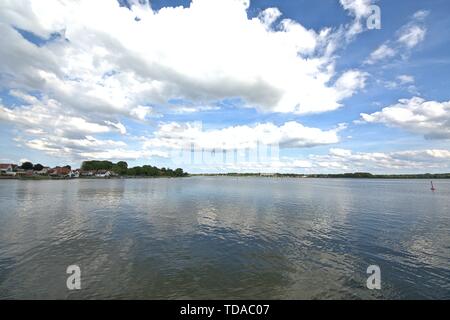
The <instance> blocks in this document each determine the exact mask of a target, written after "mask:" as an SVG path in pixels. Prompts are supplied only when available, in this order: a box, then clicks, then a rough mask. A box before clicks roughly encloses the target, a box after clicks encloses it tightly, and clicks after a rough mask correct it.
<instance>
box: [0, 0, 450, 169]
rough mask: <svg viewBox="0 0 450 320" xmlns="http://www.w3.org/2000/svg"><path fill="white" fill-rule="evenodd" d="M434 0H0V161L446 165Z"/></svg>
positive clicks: (447, 100)
mask: <svg viewBox="0 0 450 320" xmlns="http://www.w3.org/2000/svg"><path fill="white" fill-rule="evenodd" d="M448 30H450V2H449V1H447V0H429V1H413V0H396V1H387V0H378V1H375V0H320V1H310V0H298V1H288V0H277V1H275V0H260V1H248V0H192V1H187V0H186V1H182V0H170V1H163V0H154V1H145V0H119V1H117V0H104V1H87V0H48V1H31V0H3V1H1V2H0V34H1V38H0V162H1V163H21V162H23V161H31V162H33V163H41V164H44V165H48V166H56V165H66V164H69V165H71V166H72V167H79V166H80V165H81V162H82V161H84V160H110V161H120V160H124V161H127V162H128V164H129V167H132V166H136V165H143V164H151V165H156V166H158V167H170V168H177V167H181V168H183V169H184V170H185V171H188V172H192V173H206V172H208V173H214V172H282V173H292V172H293V173H305V174H307V173H343V172H361V171H364V172H372V173H427V172H430V173H437V172H450V90H449V88H450V78H449V74H450V55H449V52H450V36H449V35H448Z"/></svg>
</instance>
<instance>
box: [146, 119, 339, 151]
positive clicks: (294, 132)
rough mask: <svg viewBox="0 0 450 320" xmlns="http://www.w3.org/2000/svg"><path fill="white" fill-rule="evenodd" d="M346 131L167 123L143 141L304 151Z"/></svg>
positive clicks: (295, 126) (171, 145)
mask: <svg viewBox="0 0 450 320" xmlns="http://www.w3.org/2000/svg"><path fill="white" fill-rule="evenodd" d="M344 128H345V125H344V124H342V125H340V126H338V127H337V128H334V129H331V130H328V131H323V130H321V129H318V128H310V127H305V126H303V125H302V124H300V123H298V122H295V121H291V122H286V123H285V124H283V125H281V126H276V125H275V124H273V123H260V124H256V125H253V126H249V125H242V126H232V127H227V128H223V129H214V130H203V128H202V125H201V124H200V123H177V122H170V123H165V124H161V125H160V127H159V128H158V130H157V131H156V132H155V133H154V137H153V138H151V139H148V141H146V142H145V146H146V147H153V148H161V147H166V148H174V149H186V150H191V147H194V148H195V149H196V150H202V149H205V150H215V149H217V150H232V149H245V148H250V149H255V148H257V146H258V144H263V145H274V146H278V147H280V148H305V147H313V146H318V145H327V144H333V143H337V142H339V136H338V133H339V132H340V131H341V130H343V129H344Z"/></svg>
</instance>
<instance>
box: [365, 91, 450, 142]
mask: <svg viewBox="0 0 450 320" xmlns="http://www.w3.org/2000/svg"><path fill="white" fill-rule="evenodd" d="M361 118H362V120H363V121H365V122H369V123H384V124H386V125H388V126H393V127H399V128H402V129H404V130H407V131H410V132H413V133H417V134H423V135H424V137H425V138H427V139H449V138H450V101H447V102H437V101H425V100H424V99H422V98H418V97H414V98H411V99H401V100H399V103H397V104H394V105H391V106H389V107H386V108H383V109H382V110H381V111H378V112H375V113H372V114H366V113H362V114H361Z"/></svg>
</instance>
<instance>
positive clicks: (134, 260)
mask: <svg viewBox="0 0 450 320" xmlns="http://www.w3.org/2000/svg"><path fill="white" fill-rule="evenodd" d="M435 185H436V187H437V189H438V190H437V191H436V192H434V193H432V192H431V191H430V190H429V181H426V180H339V179H336V180H334V179H322V180H320V179H318V180H316V179H272V178H231V177H193V178H184V179H145V180H72V181H14V180H11V181H0V298H3V299H4V298H18V299H22V298H31V299H35V298H36V299H37V298H41V299H42V298H43V299H48V298H63V299H66V298H69V299H79V298H82V299H84V298H88V299H110V298H119V299H122V298H140V299H161V298H168V299H180V298H197V299H204V298H230V299H233V298H236V299H238V298H255V299H331V298H338V299H360V298H362V299H374V298H383V299H386V298H387V299H405V298H413V299H415V298H438V299H450V181H443V180H441V181H435ZM72 264H77V265H79V266H80V267H81V270H82V290H80V291H68V290H67V288H66V279H67V276H68V275H67V274H66V268H67V266H69V265H72ZM371 264H376V265H379V266H380V268H381V278H382V290H380V291H376V290H375V291H370V290H368V289H367V288H366V279H367V276H368V275H366V269H367V267H368V266H369V265H371Z"/></svg>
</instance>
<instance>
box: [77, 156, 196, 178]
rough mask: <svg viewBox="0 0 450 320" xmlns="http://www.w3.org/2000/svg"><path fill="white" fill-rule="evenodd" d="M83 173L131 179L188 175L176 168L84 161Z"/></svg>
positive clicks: (121, 162) (123, 162) (122, 162)
mask: <svg viewBox="0 0 450 320" xmlns="http://www.w3.org/2000/svg"><path fill="white" fill-rule="evenodd" d="M81 170H83V171H99V170H109V171H112V172H114V173H116V174H118V175H120V176H133V177H185V176H187V175H188V173H186V172H184V171H183V169H181V168H177V169H175V170H172V169H168V168H157V167H154V166H150V165H144V166H142V167H139V166H138V167H132V168H128V163H126V162H125V161H119V162H117V163H113V162H111V161H97V160H93V161H84V162H83V163H82V165H81Z"/></svg>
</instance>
